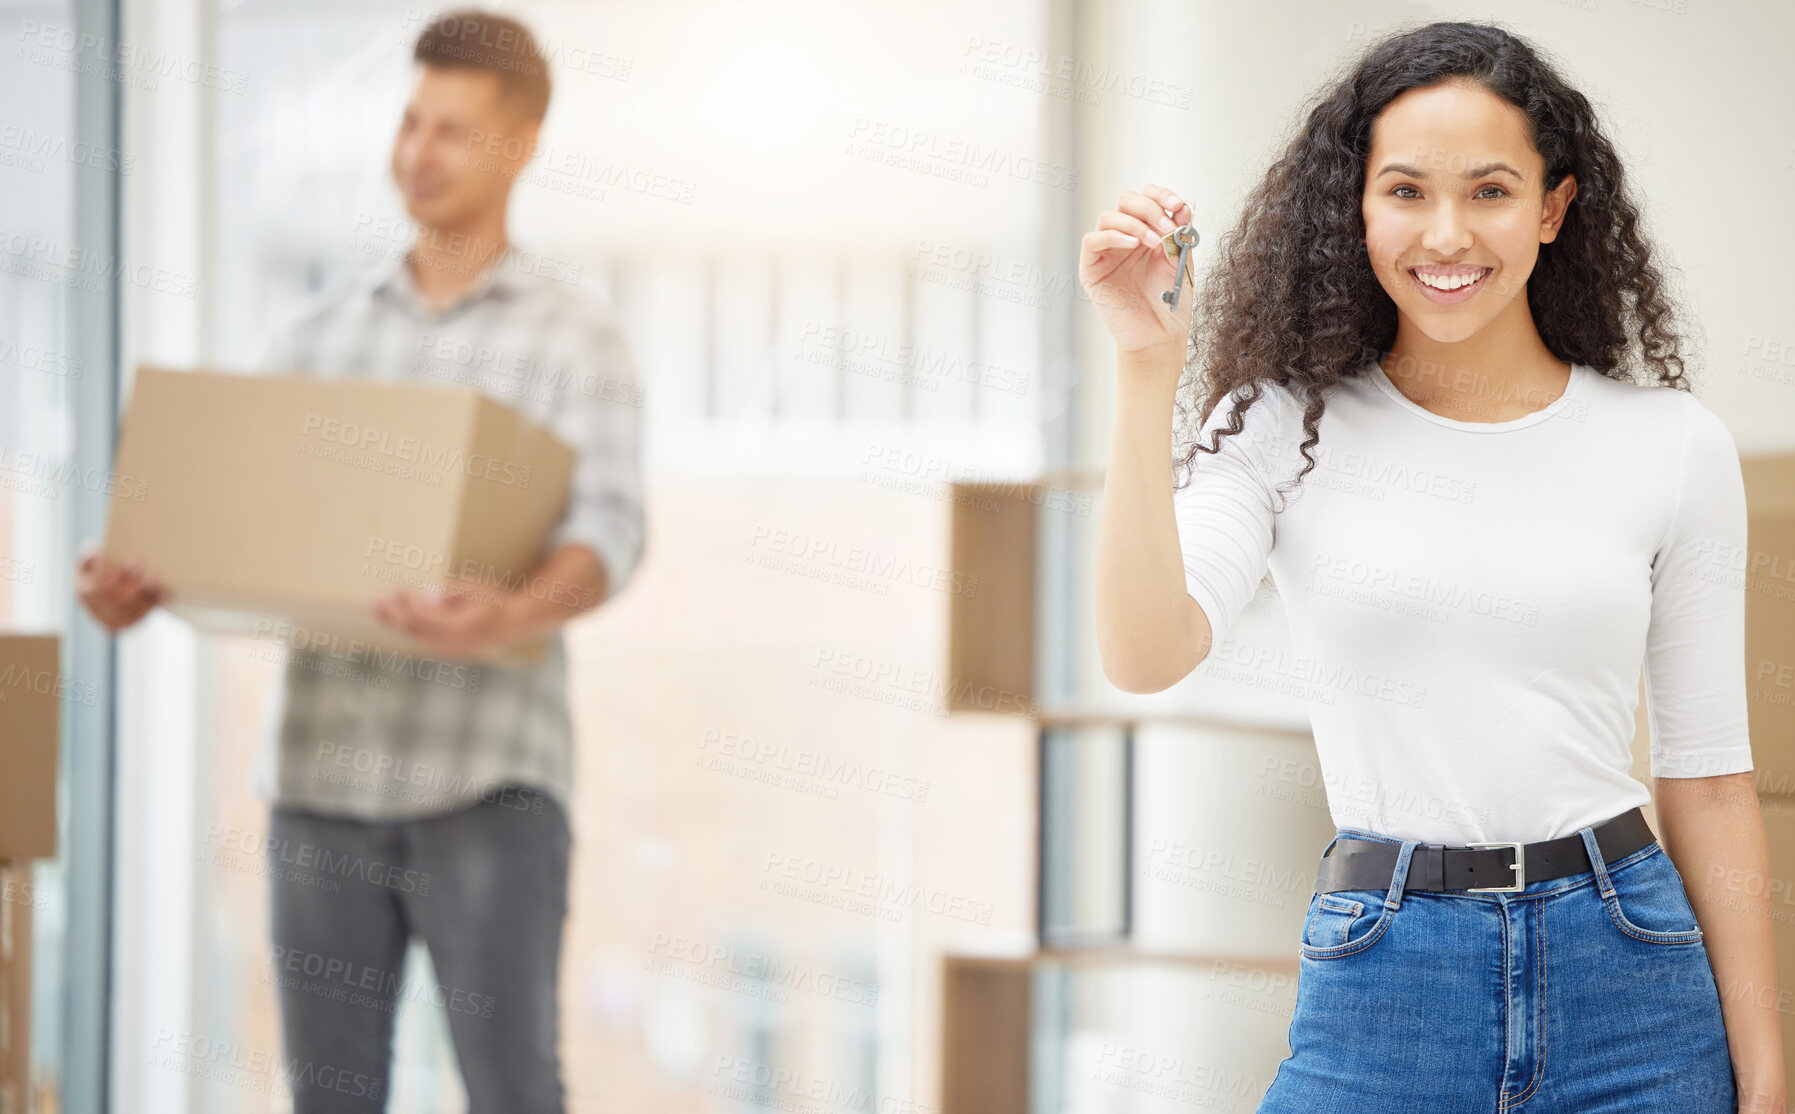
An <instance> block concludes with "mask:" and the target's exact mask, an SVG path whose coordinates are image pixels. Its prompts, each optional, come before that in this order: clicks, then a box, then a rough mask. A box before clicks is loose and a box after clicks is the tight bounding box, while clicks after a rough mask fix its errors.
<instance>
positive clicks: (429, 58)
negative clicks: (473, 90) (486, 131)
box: [411, 8, 549, 120]
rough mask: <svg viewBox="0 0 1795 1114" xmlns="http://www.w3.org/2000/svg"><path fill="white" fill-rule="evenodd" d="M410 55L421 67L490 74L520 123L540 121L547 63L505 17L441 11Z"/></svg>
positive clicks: (545, 102)
mask: <svg viewBox="0 0 1795 1114" xmlns="http://www.w3.org/2000/svg"><path fill="white" fill-rule="evenodd" d="M411 56H412V59H413V60H414V61H417V62H422V63H423V64H424V65H426V66H441V67H445V68H453V69H467V70H486V71H488V72H490V73H495V74H497V75H498V76H499V82H500V94H501V95H502V96H504V97H506V98H508V99H510V100H512V101H514V102H515V103H516V104H517V106H518V108H519V110H520V111H521V112H522V113H523V116H524V118H525V119H527V120H541V119H542V118H543V116H544V115H546V114H547V112H548V93H549V80H548V60H547V59H545V58H544V57H543V56H542V51H541V50H539V49H537V46H536V40H535V38H534V37H532V36H531V34H530V31H529V28H527V27H525V26H524V25H523V24H521V23H519V22H518V21H517V20H515V19H511V18H510V17H508V16H502V15H497V14H495V13H493V12H483V11H478V10H476V9H473V8H467V9H463V10H461V11H456V12H445V13H444V14H442V15H439V16H437V17H436V18H435V19H434V20H432V21H431V23H430V26H428V27H426V28H424V32H423V34H421V35H419V36H418V44H417V46H416V48H415V49H413V50H412V54H411Z"/></svg>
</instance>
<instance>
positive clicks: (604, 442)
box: [549, 314, 646, 596]
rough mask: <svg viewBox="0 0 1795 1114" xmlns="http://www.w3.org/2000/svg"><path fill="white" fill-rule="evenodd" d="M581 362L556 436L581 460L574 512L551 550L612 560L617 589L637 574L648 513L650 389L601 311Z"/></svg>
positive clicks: (609, 570)
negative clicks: (645, 439)
mask: <svg viewBox="0 0 1795 1114" xmlns="http://www.w3.org/2000/svg"><path fill="white" fill-rule="evenodd" d="M582 336H583V339H584V341H585V343H584V344H583V345H582V348H583V351H581V352H580V353H578V354H577V356H576V358H575V361H574V362H575V366H577V367H579V368H580V370H581V371H582V372H583V373H584V374H581V375H578V376H574V377H572V378H571V379H570V381H569V384H568V387H567V389H566V393H565V396H564V397H563V399H562V405H561V406H560V408H559V409H558V410H557V412H556V413H555V416H554V421H553V426H554V430H555V432H556V434H558V435H559V436H560V437H561V438H562V439H563V440H565V441H566V442H567V443H568V444H569V445H570V446H572V447H573V450H574V454H575V460H574V467H573V480H572V490H571V491H570V492H569V495H568V503H567V514H566V516H565V517H564V518H563V519H562V520H561V522H560V523H559V524H558V525H557V526H556V527H555V529H554V531H553V532H552V533H551V534H550V536H549V548H550V549H554V548H556V547H558V546H561V545H565V544H569V543H577V544H581V545H584V546H586V547H587V548H589V549H591V550H592V552H593V553H594V554H596V555H597V556H598V559H599V560H600V561H601V562H602V563H603V564H604V566H605V593H606V595H607V596H612V595H616V594H617V593H618V592H620V591H622V590H623V586H624V585H625V584H627V583H628V582H629V580H630V578H631V577H632V576H633V575H634V574H635V570H636V565H637V563H638V561H640V559H641V556H642V548H643V543H644V535H645V533H646V529H645V524H644V514H643V490H642V488H643V483H642V411H643V404H644V402H645V395H644V392H643V390H642V386H641V383H640V381H639V380H638V378H637V375H636V371H635V365H634V363H633V362H632V360H631V357H630V354H629V349H628V347H627V345H626V344H625V343H624V339H623V336H622V333H621V331H620V329H619V328H618V326H617V324H616V322H615V319H614V318H613V317H611V316H610V315H608V314H605V315H598V316H597V319H596V324H595V326H594V328H592V329H591V330H589V331H587V332H584V333H583V334H582Z"/></svg>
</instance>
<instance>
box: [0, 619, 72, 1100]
mask: <svg viewBox="0 0 1795 1114" xmlns="http://www.w3.org/2000/svg"><path fill="white" fill-rule="evenodd" d="M80 697H81V694H80V693H79V692H78V691H75V690H73V689H71V687H70V686H69V685H68V684H66V683H65V680H64V678H63V676H62V670H61V640H60V639H59V638H57V637H56V636H55V635H0V1112H9V1114H10V1112H11V1111H20V1112H23V1111H25V1110H27V1109H29V1106H28V1100H29V1097H30V1093H31V1092H30V1086H31V913H32V906H33V905H34V904H35V903H36V902H35V900H34V898H35V894H36V890H35V888H34V886H33V885H32V880H31V878H32V874H31V860H32V859H38V858H51V857H53V856H54V855H55V854H56V748H57V739H58V736H59V734H60V728H61V707H62V702H63V701H64V700H68V699H79V698H80Z"/></svg>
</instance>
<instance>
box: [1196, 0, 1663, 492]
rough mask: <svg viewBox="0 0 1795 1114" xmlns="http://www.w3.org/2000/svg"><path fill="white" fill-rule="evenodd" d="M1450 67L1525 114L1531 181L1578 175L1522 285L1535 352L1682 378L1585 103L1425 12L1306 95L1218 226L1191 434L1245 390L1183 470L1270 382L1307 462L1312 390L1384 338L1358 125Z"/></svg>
mask: <svg viewBox="0 0 1795 1114" xmlns="http://www.w3.org/2000/svg"><path fill="white" fill-rule="evenodd" d="M1449 79H1465V80H1469V81H1472V82H1475V83H1476V84H1478V85H1480V86H1481V87H1483V88H1485V89H1487V90H1489V91H1490V92H1491V93H1493V94H1495V95H1496V96H1498V97H1501V98H1502V99H1504V100H1506V101H1508V102H1509V103H1510V104H1513V105H1514V106H1515V107H1516V108H1518V109H1520V110H1521V112H1523V113H1524V114H1525V115H1526V117H1527V119H1528V121H1529V122H1530V125H1531V134H1532V140H1533V146H1534V149H1535V150H1537V151H1538V152H1539V153H1540V155H1541V157H1542V160H1543V162H1544V165H1545V182H1544V183H1543V185H1544V188H1545V189H1547V190H1550V189H1552V188H1553V187H1556V186H1557V185H1558V184H1559V183H1560V182H1561V181H1562V180H1563V179H1564V176H1565V175H1566V174H1574V175H1576V178H1577V194H1576V196H1575V197H1574V198H1573V199H1572V201H1571V204H1570V207H1569V209H1568V210H1567V212H1566V215H1565V218H1564V222H1563V225H1562V226H1561V227H1560V229H1559V232H1558V236H1557V238H1556V239H1554V240H1553V241H1552V242H1551V243H1546V244H1541V245H1540V252H1539V258H1538V261H1537V263H1536V264H1535V266H1534V269H1533V272H1532V275H1531V276H1530V277H1529V279H1528V281H1527V304H1528V307H1529V308H1530V309H1531V310H1532V313H1533V320H1534V322H1535V324H1536V325H1537V327H1538V329H1539V334H1540V339H1541V340H1542V341H1544V342H1545V345H1546V347H1547V348H1548V349H1550V350H1551V352H1552V354H1553V355H1554V356H1556V357H1558V358H1559V359H1561V360H1564V361H1566V362H1570V363H1581V364H1587V365H1588V366H1589V367H1591V368H1593V369H1595V370H1596V371H1599V372H1601V373H1603V374H1605V375H1608V376H1609V377H1610V378H1614V379H1622V380H1633V379H1634V378H1635V374H1634V373H1635V368H1636V366H1637V365H1636V363H1635V361H1634V356H1635V353H1634V351H1633V345H1634V342H1635V341H1637V348H1638V352H1637V356H1639V357H1642V358H1643V362H1644V364H1645V365H1646V366H1647V367H1649V368H1650V369H1651V371H1652V372H1653V373H1654V375H1655V378H1656V381H1657V382H1658V383H1661V384H1663V385H1665V386H1669V387H1673V388H1679V389H1682V390H1688V389H1689V384H1688V382H1687V381H1686V380H1685V379H1684V378H1683V371H1682V368H1683V360H1682V357H1681V356H1680V355H1678V351H1677V349H1678V345H1679V337H1678V335H1677V332H1676V329H1675V326H1674V321H1673V318H1674V308H1673V306H1672V304H1671V300H1670V298H1669V297H1668V296H1667V294H1666V292H1665V291H1664V289H1663V288H1662V287H1663V276H1662V275H1661V274H1660V272H1659V269H1658V267H1657V266H1656V265H1655V264H1654V263H1653V261H1652V258H1651V251H1650V249H1649V246H1648V244H1647V242H1646V239H1645V237H1644V235H1643V234H1642V229H1641V227H1640V225H1641V221H1640V214H1639V209H1638V207H1637V206H1636V205H1635V204H1634V202H1633V200H1632V198H1631V195H1630V191H1629V189H1628V185H1627V183H1626V181H1625V179H1624V177H1623V173H1622V168H1621V163H1620V159H1619V157H1618V156H1617V155H1616V154H1615V150H1614V146H1613V144H1611V143H1610V142H1609V141H1608V139H1607V137H1606V136H1604V135H1603V134H1602V131H1601V129H1600V127H1599V126H1598V123H1597V119H1596V113H1595V110H1594V109H1593V108H1592V107H1591V106H1590V103H1589V100H1588V99H1587V98H1586V97H1584V95H1583V94H1582V93H1580V92H1578V91H1577V90H1576V89H1574V88H1572V87H1571V86H1570V85H1569V84H1567V83H1566V82H1565V80H1564V79H1563V78H1562V77H1560V76H1559V74H1558V73H1557V72H1556V71H1555V70H1554V69H1553V68H1552V67H1551V66H1550V65H1548V64H1547V63H1546V62H1545V61H1544V60H1542V58H1541V57H1540V55H1539V53H1538V52H1537V51H1536V50H1535V49H1534V48H1533V47H1532V46H1530V45H1529V44H1527V43H1526V42H1524V41H1522V40H1521V39H1519V38H1517V37H1516V36H1514V35H1512V34H1510V33H1509V32H1507V31H1505V30H1503V29H1502V28H1500V27H1498V26H1495V25H1493V24H1481V23H1430V24H1428V25H1426V26H1424V27H1419V28H1416V29H1414V30H1410V31H1402V32H1396V33H1393V34H1391V35H1388V36H1386V37H1385V38H1383V39H1381V40H1380V41H1378V42H1376V43H1374V44H1372V46H1371V47H1370V48H1369V49H1368V50H1367V51H1366V53H1365V54H1364V55H1363V56H1362V57H1361V58H1360V59H1359V60H1358V62H1357V63H1356V64H1354V66H1353V67H1352V69H1351V72H1350V73H1348V74H1347V75H1346V76H1345V77H1344V78H1342V79H1341V80H1339V81H1338V82H1337V83H1336V84H1333V85H1332V86H1330V87H1327V88H1324V90H1323V91H1321V92H1319V93H1317V94H1316V95H1315V96H1314V97H1312V98H1311V100H1310V102H1309V103H1310V104H1311V105H1313V107H1312V108H1311V109H1310V110H1309V111H1308V114H1307V118H1306V120H1304V121H1303V123H1302V124H1301V126H1300V128H1299V130H1298V131H1297V133H1296V134H1295V136H1294V138H1292V139H1291V140H1290V142H1289V144H1288V145H1287V146H1286V148H1285V150H1284V153H1283V154H1282V155H1281V156H1280V157H1279V158H1278V160H1277V161H1276V162H1274V163H1273V164H1272V166H1271V168H1270V169H1269V170H1267V171H1266V173H1265V177H1264V179H1263V180H1262V181H1261V182H1260V183H1259V185H1258V187H1257V188H1256V189H1254V190H1253V191H1252V192H1251V194H1250V195H1249V196H1250V198H1251V200H1250V201H1249V202H1248V204H1247V207H1246V209H1245V211H1244V212H1243V213H1242V214H1241V218H1240V222H1239V224H1238V225H1237V226H1236V227H1235V228H1234V229H1233V230H1232V231H1230V232H1228V233H1227V234H1226V235H1225V236H1223V238H1222V240H1221V242H1220V253H1219V258H1218V259H1217V261H1216V263H1215V265H1214V266H1213V267H1212V268H1211V269H1210V270H1209V271H1208V272H1207V273H1206V274H1205V275H1204V277H1203V280H1202V285H1201V287H1200V289H1199V291H1198V292H1197V294H1196V301H1195V303H1194V304H1193V306H1192V310H1193V312H1192V314H1191V336H1190V346H1189V348H1187V363H1186V366H1185V372H1184V380H1185V381H1184V382H1183V383H1181V384H1180V386H1179V391H1178V394H1179V403H1178V407H1177V410H1178V416H1179V417H1180V419H1181V420H1182V421H1190V420H1191V419H1192V415H1193V414H1194V415H1195V426H1196V428H1197V430H1198V431H1200V429H1201V426H1202V423H1203V421H1204V420H1206V419H1207V418H1208V417H1209V416H1210V415H1211V414H1212V412H1213V411H1214V409H1215V407H1216V406H1217V405H1218V404H1219V403H1220V402H1221V400H1222V399H1223V398H1225V397H1227V396H1228V395H1229V394H1230V393H1232V392H1235V391H1237V390H1238V391H1240V392H1241V393H1240V396H1239V400H1238V402H1237V404H1236V407H1237V409H1236V411H1235V412H1234V413H1233V414H1232V415H1230V416H1229V419H1228V423H1227V425H1226V427H1225V428H1223V427H1221V426H1219V425H1218V426H1217V428H1216V429H1215V430H1214V437H1213V441H1214V444H1213V445H1209V446H1204V445H1200V444H1199V445H1195V446H1194V447H1193V448H1192V449H1191V450H1190V452H1188V453H1186V454H1184V455H1183V458H1182V460H1181V461H1180V462H1179V463H1180V464H1181V465H1182V466H1185V467H1188V466H1189V465H1190V464H1191V462H1192V460H1193V459H1194V458H1195V455H1196V453H1198V452H1206V453H1214V452H1217V451H1219V447H1220V444H1221V437H1222V436H1223V435H1225V434H1237V433H1239V432H1240V431H1241V429H1242V428H1243V423H1242V415H1243V414H1244V412H1245V411H1246V410H1248V409H1249V408H1250V407H1251V406H1252V404H1253V402H1254V401H1256V400H1258V399H1259V398H1260V397H1262V396H1263V394H1264V392H1265V385H1264V384H1265V381H1268V380H1269V381H1271V382H1274V383H1277V384H1279V385H1281V386H1283V387H1285V388H1286V389H1288V390H1289V391H1290V392H1291V393H1292V394H1293V396H1294V397H1295V398H1297V399H1298V400H1299V401H1301V402H1302V403H1303V404H1304V413H1303V432H1304V435H1305V440H1304V441H1303V442H1302V444H1301V446H1300V448H1301V451H1302V454H1303V457H1304V459H1305V460H1306V461H1307V462H1308V463H1307V464H1305V465H1304V466H1303V468H1302V470H1301V471H1300V472H1298V473H1297V475H1296V477H1295V480H1294V481H1291V482H1300V480H1301V479H1302V477H1303V476H1304V475H1306V474H1308V472H1309V471H1310V469H1312V468H1314V467H1315V458H1314V457H1313V456H1311V455H1310V452H1309V450H1310V448H1311V447H1313V446H1314V445H1315V444H1317V443H1318V442H1319V440H1320V438H1319V436H1318V435H1317V433H1316V423H1317V422H1318V421H1319V420H1320V418H1321V415H1322V412H1323V411H1324V410H1325V408H1326V407H1325V405H1324V400H1323V399H1322V397H1321V393H1322V391H1323V390H1325V389H1326V388H1327V387H1329V386H1331V385H1333V384H1334V383H1337V382H1340V381H1341V380H1343V379H1347V378H1351V377H1354V376H1362V375H1364V374H1365V372H1366V367H1367V365H1368V363H1369V361H1371V360H1372V359H1375V358H1378V357H1380V356H1381V354H1383V353H1387V352H1388V351H1389V349H1390V346H1391V344H1392V342H1393V341H1394V340H1395V337H1396V305H1395V303H1394V302H1392V301H1391V300H1390V296H1389V294H1388V293H1387V292H1386V291H1385V290H1384V289H1383V287H1382V286H1380V285H1379V283H1378V280H1377V276H1376V275H1375V274H1374V273H1373V272H1372V268H1371V262H1370V259H1369V258H1368V254H1367V250H1366V247H1365V219H1364V214H1363V212H1362V210H1361V207H1360V206H1361V195H1362V193H1363V190H1364V186H1365V163H1366V160H1367V159H1368V158H1369V157H1370V152H1371V126H1372V121H1373V120H1375V119H1376V117H1377V115H1378V114H1379V113H1380V112H1382V111H1383V109H1384V107H1385V106H1387V105H1388V104H1389V103H1390V102H1391V101H1393V100H1395V99H1396V97H1398V96H1399V95H1401V94H1403V93H1405V92H1407V91H1409V90H1411V89H1418V88H1423V87H1426V86H1431V85H1436V84H1439V83H1441V82H1442V81H1446V80H1449ZM1193 440H1194V438H1193ZM1281 486H1282V485H1280V487H1281Z"/></svg>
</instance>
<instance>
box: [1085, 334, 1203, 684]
mask: <svg viewBox="0 0 1795 1114" xmlns="http://www.w3.org/2000/svg"><path fill="white" fill-rule="evenodd" d="M1179 349H1180V351H1176V352H1175V351H1172V350H1171V349H1169V348H1168V349H1166V350H1153V351H1149V352H1146V353H1129V352H1120V353H1118V355H1117V367H1116V412H1115V425H1114V430H1113V434H1112V436H1111V438H1110V452H1109V468H1108V471H1107V472H1106V473H1105V475H1104V479H1103V502H1102V504H1101V508H1100V510H1099V515H1098V528H1097V529H1098V532H1097V553H1096V578H1097V583H1096V606H1097V616H1096V619H1097V648H1098V652H1099V654H1100V655H1101V657H1102V659H1103V670H1104V673H1105V674H1106V675H1107V676H1108V677H1109V679H1110V681H1111V682H1112V683H1113V684H1115V685H1116V686H1117V687H1119V688H1122V689H1124V690H1125V691H1129V692H1158V691H1160V690H1161V689H1164V688H1166V687H1167V686H1169V685H1171V684H1173V683H1175V682H1176V681H1178V680H1179V679H1181V678H1182V677H1184V676H1185V675H1186V674H1188V673H1189V672H1190V671H1191V670H1192V669H1194V668H1196V666H1197V664H1198V663H1199V662H1201V661H1202V659H1203V657H1204V655H1206V654H1207V653H1208V652H1209V641H1210V632H1209V623H1208V621H1207V620H1206V619H1205V618H1204V617H1203V613H1202V609H1201V608H1199V607H1198V606H1197V604H1196V601H1195V600H1193V599H1191V597H1190V594H1189V593H1188V592H1187V591H1185V587H1184V562H1183V558H1182V556H1181V551H1180V548H1179V544H1178V525H1177V520H1176V518H1175V517H1174V515H1173V513H1172V469H1171V462H1172V416H1173V404H1174V400H1175V399H1176V397H1177V392H1178V379H1179V376H1180V374H1181V373H1182V371H1183V360H1182V352H1181V349H1182V345H1179Z"/></svg>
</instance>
